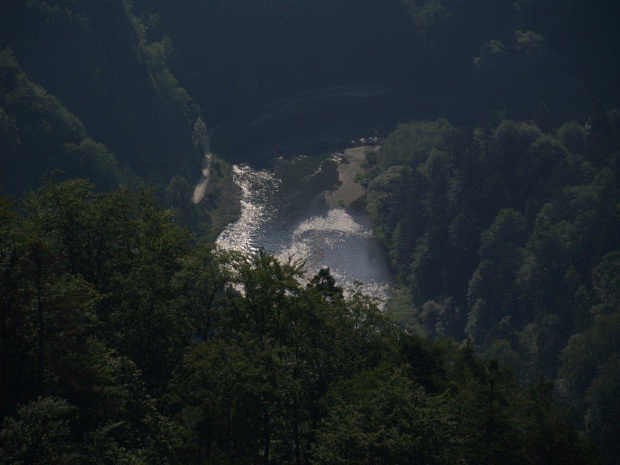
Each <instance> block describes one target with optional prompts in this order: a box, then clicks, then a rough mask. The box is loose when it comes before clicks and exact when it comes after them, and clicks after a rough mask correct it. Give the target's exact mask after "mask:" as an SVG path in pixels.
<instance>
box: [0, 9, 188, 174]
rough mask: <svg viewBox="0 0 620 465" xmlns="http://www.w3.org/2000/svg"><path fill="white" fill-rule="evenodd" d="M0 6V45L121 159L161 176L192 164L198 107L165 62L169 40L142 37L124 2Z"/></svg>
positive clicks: (145, 32)
mask: <svg viewBox="0 0 620 465" xmlns="http://www.w3.org/2000/svg"><path fill="white" fill-rule="evenodd" d="M0 11H1V12H2V14H1V15H0V44H2V48H5V47H9V48H10V49H11V50H12V52H13V54H14V56H15V58H16V60H17V62H18V63H19V65H20V66H21V67H22V68H23V69H24V70H25V72H26V73H27V74H28V76H29V79H30V80H32V81H33V82H34V83H35V84H37V85H40V86H42V87H43V88H44V89H45V90H46V91H47V92H49V93H51V94H52V95H54V96H55V97H57V98H58V99H60V101H61V102H62V104H63V105H65V106H66V107H67V108H68V110H69V111H70V112H72V113H73V114H75V115H76V116H77V117H78V118H79V119H80V120H81V121H82V122H83V124H84V126H85V128H86V131H87V132H88V134H89V135H90V136H91V137H92V138H93V139H94V140H96V141H99V142H101V143H103V144H105V145H106V147H108V149H109V150H110V151H111V152H112V153H114V154H116V156H117V157H118V158H119V160H120V161H121V162H122V163H123V164H129V165H130V166H131V167H132V168H133V169H134V170H135V171H137V172H138V173H139V174H140V175H141V176H144V177H149V176H155V178H156V179H157V178H158V177H159V178H162V177H163V178H164V179H165V180H167V179H169V177H170V174H169V173H171V172H176V170H178V168H179V166H181V167H182V166H185V167H186V169H187V168H189V167H193V166H194V164H198V162H199V160H198V161H197V160H194V159H192V158H193V157H192V154H193V150H192V145H191V134H192V125H193V123H194V121H195V120H196V118H197V116H198V114H199V110H198V108H197V107H196V106H195V105H194V104H193V103H192V101H191V99H190V98H189V96H188V95H187V93H186V92H185V91H184V90H183V88H182V87H181V86H180V85H179V83H178V81H177V80H176V78H175V77H174V75H173V74H172V72H171V71H170V68H169V67H168V66H167V61H168V60H169V59H170V56H171V54H172V53H173V49H172V44H171V42H170V41H169V40H167V39H165V38H164V39H161V40H160V41H154V40H153V38H151V37H149V27H148V25H147V24H145V23H143V22H141V21H140V20H139V19H138V18H137V17H136V16H134V15H133V14H132V10H131V7H130V4H129V3H127V2H123V1H120V0H113V1H106V2H92V1H77V2H75V1H63V0H54V1H38V0H37V1H21V0H7V1H5V2H3V4H2V7H1V10H0ZM157 39H160V38H159V37H158V38H157ZM39 156H40V155H39ZM166 176H168V178H165V177H166ZM157 180H161V179H157Z"/></svg>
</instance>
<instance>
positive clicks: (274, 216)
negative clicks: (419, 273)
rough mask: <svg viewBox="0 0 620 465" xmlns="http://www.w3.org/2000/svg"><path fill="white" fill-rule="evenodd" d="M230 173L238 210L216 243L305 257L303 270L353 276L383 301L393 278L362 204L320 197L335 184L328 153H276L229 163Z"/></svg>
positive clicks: (348, 282)
mask: <svg viewBox="0 0 620 465" xmlns="http://www.w3.org/2000/svg"><path fill="white" fill-rule="evenodd" d="M233 178H234V181H235V183H236V184H237V185H238V186H239V187H240V188H241V191H242V199H241V210H242V213H241V217H240V218H239V220H238V221H236V222H235V223H231V224H230V225H229V226H228V227H227V228H226V229H225V230H224V231H223V232H222V234H220V236H219V237H218V239H217V244H218V245H219V246H220V247H222V248H225V249H229V250H237V251H241V252H245V253H252V252H255V251H257V250H258V249H259V248H261V247H262V248H264V250H265V251H266V252H269V253H272V254H274V255H275V256H277V257H278V258H279V259H281V260H287V259H288V258H289V257H292V258H293V259H304V260H306V271H307V272H308V274H309V276H312V275H314V274H315V273H316V272H317V271H318V270H319V269H320V268H322V267H329V268H330V270H331V272H332V275H333V276H334V277H335V278H336V281H337V283H338V284H339V285H341V286H343V287H345V288H351V287H353V285H354V282H355V281H360V282H361V283H362V288H363V289H364V291H365V292H368V293H370V294H372V295H374V296H376V297H379V298H380V299H385V297H386V296H387V295H388V293H389V287H390V285H391V284H392V283H393V280H392V276H391V274H390V270H389V268H388V261H387V256H386V253H385V250H384V249H383V247H382V246H381V244H380V243H379V241H378V240H377V239H376V238H375V237H374V235H373V233H372V229H371V226H370V220H369V218H368V215H367V214H366V211H365V209H364V207H363V206H362V205H359V206H352V207H350V208H348V209H346V210H345V209H341V208H330V207H329V205H328V204H327V202H326V200H325V193H326V192H328V191H329V190H331V189H333V188H335V187H336V185H337V183H338V172H337V161H335V159H334V157H333V156H332V157H326V156H315V155H312V156H307V155H298V156H294V157H287V158H284V157H282V158H279V159H276V160H275V161H274V162H273V163H272V165H271V166H270V167H269V168H267V169H255V168H251V167H250V166H248V165H235V166H234V167H233Z"/></svg>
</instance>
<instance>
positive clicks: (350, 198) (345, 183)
mask: <svg viewBox="0 0 620 465" xmlns="http://www.w3.org/2000/svg"><path fill="white" fill-rule="evenodd" d="M369 149H379V146H373V147H369V146H362V147H354V148H350V149H347V150H345V151H344V159H343V161H342V162H341V163H340V164H339V165H338V180H339V181H340V185H339V186H338V187H337V188H336V189H335V190H333V191H331V192H328V193H327V194H325V197H326V200H327V203H328V204H329V206H330V207H332V208H346V207H348V206H349V205H351V204H352V203H353V202H355V201H356V200H358V199H359V198H360V197H362V196H363V195H364V194H365V193H366V189H364V188H363V187H362V186H361V184H359V183H357V182H355V176H356V175H357V174H361V173H363V172H364V168H362V164H363V163H364V160H365V159H366V151H367V150H369Z"/></svg>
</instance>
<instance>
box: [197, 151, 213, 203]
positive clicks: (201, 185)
mask: <svg viewBox="0 0 620 465" xmlns="http://www.w3.org/2000/svg"><path fill="white" fill-rule="evenodd" d="M211 159H212V155H211V152H207V153H206V154H205V159H204V161H203V162H202V176H201V177H200V181H198V184H196V188H195V189H194V195H193V197H192V202H194V203H195V204H196V205H198V204H199V203H200V201H201V200H202V199H203V198H204V196H205V191H206V190H207V185H208V184H209V176H210V175H211Z"/></svg>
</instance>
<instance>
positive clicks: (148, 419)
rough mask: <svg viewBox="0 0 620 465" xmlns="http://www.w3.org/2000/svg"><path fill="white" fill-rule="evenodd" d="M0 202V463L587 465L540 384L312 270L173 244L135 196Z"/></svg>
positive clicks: (48, 186) (78, 183)
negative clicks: (402, 324)
mask: <svg viewBox="0 0 620 465" xmlns="http://www.w3.org/2000/svg"><path fill="white" fill-rule="evenodd" d="M0 201H1V203H0V208H1V209H0V219H1V220H2V221H1V222H0V225H1V226H0V264H1V266H2V274H1V278H0V279H1V285H2V287H1V289H2V294H1V295H0V297H1V301H0V302H1V304H2V314H1V315H2V318H1V321H0V328H1V331H0V344H1V347H2V352H1V356H2V360H1V363H2V365H1V366H2V370H1V372H0V375H1V380H0V390H1V392H0V402H1V403H0V415H1V416H2V418H3V423H2V429H0V461H1V462H2V463H3V464H18V463H30V464H60V463H71V464H103V463H114V464H140V463H144V464H154V463H161V464H179V463H230V464H232V463H235V464H239V463H248V464H251V463H265V464H267V463H297V464H300V463H316V464H322V463H343V464H358V463H360V462H365V461H367V462H370V463H378V464H382V463H385V464H392V463H414V462H418V461H422V462H424V463H433V464H453V463H472V464H473V463H480V464H482V463H486V464H494V463H497V464H500V463H501V464H505V463H513V462H514V463H523V462H524V461H525V462H527V463H569V464H588V463H592V464H595V463H598V462H597V456H596V454H595V453H594V452H593V450H592V448H591V446H589V445H588V443H587V442H586V441H584V440H583V439H580V438H579V436H578V433H577V430H576V429H575V427H574V426H572V424H571V423H570V418H569V417H568V415H567V414H566V413H564V412H562V411H560V410H558V409H557V408H556V407H555V406H554V404H553V398H552V392H553V384H552V383H548V382H545V381H540V382H538V383H534V384H533V385H531V386H529V387H527V388H525V389H524V388H519V386H518V384H517V383H516V380H515V379H514V377H513V375H512V373H511V371H510V370H509V369H507V368H506V367H503V366H502V365H500V364H498V363H497V361H491V362H488V363H485V362H483V361H481V360H480V359H479V358H477V357H476V355H475V354H474V351H473V347H472V346H471V345H465V346H462V347H459V346H458V345H457V344H455V343H454V342H452V341H450V340H443V341H441V342H437V343H432V342H430V341H428V340H425V339H421V338H419V337H417V336H410V335H407V334H406V333H404V332H403V331H401V330H398V329H397V328H396V327H395V326H393V325H392V324H391V323H390V322H389V321H388V320H387V319H386V318H385V316H384V315H383V314H382V313H381V312H380V311H379V310H378V309H377V307H376V306H375V304H374V303H373V301H372V299H370V298H368V297H367V296H364V295H362V294H360V293H357V292H354V293H353V294H351V295H349V296H348V297H346V296H345V295H344V294H343V291H342V289H341V288H340V287H338V286H337V284H336V283H335V282H334V280H333V278H332V277H331V276H330V274H329V271H327V270H322V271H321V272H320V273H318V274H317V275H316V276H315V277H314V278H313V279H312V280H311V281H310V282H309V283H308V284H307V285H303V284H300V282H299V281H298V279H297V278H298V276H299V275H300V273H302V271H303V265H302V264H301V263H300V262H288V263H279V262H278V261H276V260H275V259H274V258H273V257H271V256H269V255H266V254H262V253H260V254H258V255H256V256H254V257H243V256H237V255H233V254H229V253H224V252H221V251H218V250H216V249H214V248H213V247H212V246H210V245H207V244H198V245H191V244H190V242H189V237H188V235H187V233H186V232H185V231H184V230H182V229H180V228H179V227H178V226H175V225H174V224H173V223H172V221H171V217H170V214H169V212H167V211H165V210H161V209H159V208H158V207H157V205H156V204H155V202H154V200H153V199H152V198H151V197H150V196H149V195H147V194H144V193H141V194H132V193H130V192H129V191H124V190H114V191H111V192H110V193H108V194H101V193H99V194H98V193H95V192H93V190H92V186H91V185H89V184H88V183H87V182H85V181H82V180H75V181H69V182H66V183H62V184H56V183H54V182H47V183H45V184H44V185H43V186H41V188H39V189H38V190H37V191H36V192H35V193H33V194H31V195H29V196H28V197H27V198H26V200H25V201H24V203H23V205H22V209H23V211H24V212H25V215H24V216H20V215H17V214H16V213H15V212H14V211H13V210H12V208H11V205H10V201H9V200H8V199H7V198H5V197H3V198H1V199H0ZM224 264H225V265H226V266H221V265H224Z"/></svg>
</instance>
